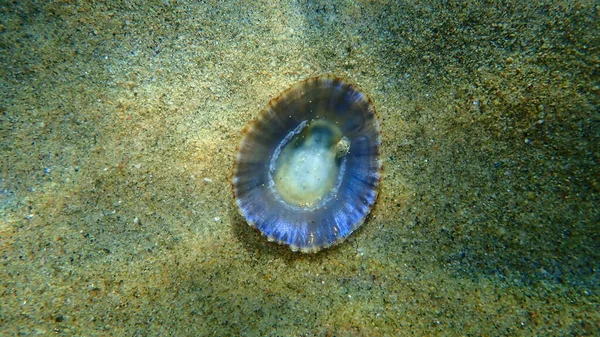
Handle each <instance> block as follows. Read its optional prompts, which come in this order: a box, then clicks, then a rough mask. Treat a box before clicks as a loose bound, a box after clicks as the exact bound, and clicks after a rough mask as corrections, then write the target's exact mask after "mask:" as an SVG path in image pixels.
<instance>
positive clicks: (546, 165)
mask: <svg viewBox="0 0 600 337" xmlns="http://www.w3.org/2000/svg"><path fill="white" fill-rule="evenodd" d="M0 18H1V20H0V46H1V48H0V62H1V65H2V67H1V68H0V75H1V76H0V88H1V90H0V97H1V101H0V112H1V114H0V158H1V160H0V262H1V267H0V334H2V335H7V336H8V335H19V334H20V335H35V334H41V335H50V334H58V335H64V336H73V335H86V336H108V335H115V336H132V335H139V336H148V335H175V336H186V335H194V336H197V335H202V336H204V335H206V336H227V335H240V336H242V335H245V336H258V335H260V336H276V335H279V336H403V335H415V336H422V335H425V334H426V335H465V336H468V335H472V336H479V335H488V336H502V335H506V336H518V335H548V336H560V335H598V334H600V330H599V326H600V314H599V311H598V305H599V303H600V301H599V295H598V291H599V290H600V287H599V286H598V284H600V280H599V268H600V238H599V235H600V234H599V233H600V210H599V207H598V205H599V204H600V182H599V180H600V179H599V178H598V177H600V166H599V165H600V159H599V158H600V117H599V114H598V110H599V107H598V106H599V103H600V102H599V101H600V98H599V97H600V88H599V73H598V67H599V65H600V59H599V54H600V50H599V49H600V35H599V34H598V31H599V28H600V27H599V22H600V18H599V13H598V9H597V4H596V3H595V2H593V1H563V2H552V3H551V4H546V3H542V2H523V3H519V2H515V3H512V4H511V3H508V4H501V5H499V4H496V3H487V2H481V3H479V2H468V3H467V4H464V3H462V4H457V5H452V4H448V3H447V2H446V1H433V2H412V1H407V2H404V1H400V2H397V1H340V2H335V4H333V3H329V2H322V1H281V2H273V1H262V2H246V1H238V2H235V1H226V2H221V1H206V2H192V1H190V2H187V1H168V0H164V1H138V2H129V1H112V2H90V1H20V2H4V3H2V4H1V5H0ZM329 73H332V74H336V75H338V76H342V77H346V78H349V79H351V80H352V81H354V82H356V83H357V84H358V85H359V86H360V87H361V89H362V90H363V91H364V92H366V93H368V94H369V95H370V96H371V98H372V99H373V101H374V103H375V106H376V108H377V112H378V115H379V117H380V121H381V124H382V133H383V145H382V146H383V152H384V176H383V180H382V183H381V193H380V196H379V200H378V203H377V205H376V208H375V209H374V210H373V212H372V213H371V216H370V217H369V218H368V219H367V221H366V223H365V224H364V225H363V226H362V227H361V229H360V230H358V231H357V232H356V233H354V234H353V235H352V236H350V238H349V239H348V240H346V242H344V243H343V244H341V245H339V246H336V247H334V248H332V249H329V250H327V251H324V252H322V253H319V254H316V255H302V254H295V253H292V252H290V251H289V250H288V249H287V248H285V247H282V246H278V245H276V244H272V243H268V242H267V241H266V240H265V239H264V238H262V237H261V236H260V234H259V233H258V232H256V231H254V230H252V229H251V228H250V227H248V226H247V225H246V224H245V223H244V220H243V219H242V218H241V217H240V216H239V215H238V214H237V211H236V209H235V205H234V202H233V197H232V193H231V184H230V178H231V173H232V172H231V170H232V166H233V162H234V158H235V153H236V146H237V143H238V141H239V138H240V135H241V130H242V129H243V127H244V126H245V125H246V124H247V123H248V122H250V121H251V120H252V119H253V118H254V117H255V116H256V115H257V114H258V111H259V110H260V109H261V108H262V107H263V106H265V105H266V104H267V102H268V101H269V99H271V98H273V97H275V96H277V95H278V94H279V93H280V92H281V91H283V90H285V89H286V88H288V87H289V86H290V85H292V84H293V83H296V82H297V81H300V80H303V79H305V78H308V77H311V76H316V75H319V74H329Z"/></svg>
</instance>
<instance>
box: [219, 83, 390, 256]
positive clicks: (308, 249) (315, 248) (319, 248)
mask: <svg viewBox="0 0 600 337" xmlns="http://www.w3.org/2000/svg"><path fill="white" fill-rule="evenodd" d="M323 79H327V80H331V81H335V80H338V81H340V82H342V83H344V84H346V85H348V86H352V87H353V88H354V89H355V90H356V91H359V92H361V93H362V94H363V95H364V96H365V97H366V98H367V101H368V103H369V106H370V107H371V108H372V110H373V115H374V116H375V120H376V122H377V131H378V132H377V135H378V137H377V142H378V146H377V148H378V150H379V153H378V158H377V164H378V165H377V166H378V168H377V174H378V179H377V183H376V184H375V189H374V193H375V198H374V201H373V203H372V204H371V205H369V209H368V211H367V212H366V213H365V216H364V217H362V218H361V219H360V220H359V221H357V222H356V223H355V224H354V226H352V229H351V230H350V231H349V232H348V234H347V235H346V236H344V237H340V238H338V239H337V240H335V241H333V242H331V243H330V244H328V245H322V246H307V247H298V246H295V245H291V244H289V243H287V242H285V241H283V240H277V239H275V238H273V237H269V236H268V235H266V234H264V233H263V232H262V231H261V230H260V229H258V227H257V226H256V224H255V223H254V222H252V221H248V220H247V218H246V216H245V215H244V213H243V211H242V209H241V207H240V205H239V203H238V200H239V198H238V196H237V194H236V189H235V183H234V180H235V175H236V173H237V167H238V156H239V152H240V147H241V145H242V142H243V140H244V138H245V136H246V134H247V133H248V130H249V129H250V128H251V126H252V125H253V124H255V123H256V122H257V121H258V120H259V119H260V118H262V116H263V115H264V114H265V113H266V111H267V110H268V109H269V107H271V106H273V105H274V104H275V103H276V102H277V101H278V100H279V99H280V98H281V97H283V96H285V95H287V94H288V93H289V92H290V91H291V90H293V89H294V88H296V87H297V86H302V85H306V84H307V83H309V82H314V81H320V80H323ZM381 144H382V141H381V122H380V118H379V115H378V113H377V109H376V108H375V104H374V102H373V99H372V98H371V96H370V95H369V94H367V93H366V92H365V91H364V90H362V89H361V88H360V87H359V86H358V85H356V83H355V82H354V81H350V80H347V79H345V78H343V77H341V76H336V75H333V74H324V75H318V76H313V77H308V78H306V79H304V80H302V81H300V82H296V83H294V84H292V85H291V86H289V87H288V88H287V89H286V90H284V91H282V92H281V93H280V94H279V95H277V96H276V97H275V98H272V99H270V100H269V102H268V103H267V104H266V105H265V106H264V107H263V108H262V109H261V110H260V111H259V113H258V114H257V115H256V116H254V118H252V120H250V121H249V122H247V123H246V124H245V126H244V127H243V129H242V132H241V136H240V138H239V141H238V144H237V146H236V148H235V153H236V156H235V157H236V158H235V161H234V164H233V168H232V170H231V174H230V176H231V179H230V183H231V192H232V194H233V198H234V202H235V208H236V209H237V212H238V214H239V215H240V216H241V217H242V219H243V220H244V221H245V222H246V223H247V224H248V226H250V227H252V228H254V229H255V230H256V231H258V232H259V233H260V235H261V236H262V237H264V238H266V239H267V241H268V242H275V243H277V244H279V245H281V246H287V247H288V248H289V249H290V250H291V251H292V252H300V253H305V254H311V253H312V254H314V253H317V252H320V251H323V250H326V249H328V248H331V247H333V246H337V245H338V244H340V243H342V242H344V241H346V239H347V238H348V237H350V236H351V235H352V233H354V232H355V231H356V230H357V229H358V228H360V227H361V226H362V225H363V224H364V222H365V221H366V219H367V218H368V217H369V216H370V215H371V214H372V211H373V210H374V208H375V206H376V204H377V201H378V199H379V189H380V184H381V181H382V173H383V161H382V159H381V157H382V146H381Z"/></svg>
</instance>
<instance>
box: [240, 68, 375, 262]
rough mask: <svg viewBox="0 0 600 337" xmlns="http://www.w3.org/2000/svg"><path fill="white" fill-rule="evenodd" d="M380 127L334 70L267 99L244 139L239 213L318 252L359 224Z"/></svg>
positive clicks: (281, 238)
mask: <svg viewBox="0 0 600 337" xmlns="http://www.w3.org/2000/svg"><path fill="white" fill-rule="evenodd" d="M380 144H381V137H380V129H379V122H378V121H377V118H376V115H375V109H374V107H373V104H372V102H371V100H370V99H369V98H368V97H367V96H366V95H365V94H363V93H362V92H360V91H359V90H358V89H356V88H355V87H354V86H353V85H351V84H349V83H346V82H345V81H343V80H342V79H339V78H336V77H333V76H321V77H315V78H311V79H308V80H306V81H304V82H300V83H298V84H296V85H294V86H292V87H291V88H290V89H288V90H287V91H285V92H283V93H282V94H281V95H280V96H279V97H278V98H276V99H273V100H271V102H269V104H268V106H267V107H266V108H265V109H264V110H263V111H262V112H261V113H260V114H259V116H258V118H257V119H256V120H255V121H254V122H253V123H251V124H250V125H249V127H248V128H247V131H246V133H245V134H244V136H243V137H242V140H241V142H240V146H239V152H238V156H237V161H236V167H235V170H234V177H233V189H234V194H235V198H236V202H237V205H238V208H239V211H240V213H241V214H242V216H244V218H245V219H246V220H247V221H248V223H249V224H250V225H252V226H254V227H256V228H257V229H259V230H260V231H261V232H262V233H263V234H264V235H265V236H267V238H268V239H269V240H270V241H276V242H279V243H281V244H286V245H289V246H290V248H291V249H292V250H294V251H298V250H299V251H302V252H316V251H318V250H320V249H323V248H326V247H329V246H331V245H333V244H335V243H337V242H340V241H342V240H343V239H345V238H346V237H347V236H348V235H350V233H352V232H353V231H354V230H356V228H358V227H359V226H360V225H361V224H362V223H363V222H364V219H365V217H366V216H367V214H368V213H369V211H370V210H371V208H372V206H373V204H374V203H375V200H376V198H377V189H378V185H379V180H380V171H381V161H380V158H379V157H380Z"/></svg>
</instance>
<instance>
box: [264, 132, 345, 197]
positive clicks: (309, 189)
mask: <svg viewBox="0 0 600 337" xmlns="http://www.w3.org/2000/svg"><path fill="white" fill-rule="evenodd" d="M342 139H343V140H342ZM340 142H344V146H346V145H347V146H349V144H346V143H347V142H348V140H347V138H345V137H342V134H341V131H340V130H339V128H338V127H337V126H336V125H335V124H332V123H330V122H327V121H324V120H314V121H312V122H310V123H308V122H303V123H301V124H300V126H299V127H298V128H296V129H295V130H294V131H292V132H291V133H290V134H289V135H288V136H287V137H285V139H284V141H283V142H282V143H281V144H280V146H279V147H278V149H277V150H276V151H275V154H274V156H273V158H272V160H271V163H272V164H274V165H271V166H272V167H271V169H272V173H273V174H272V179H273V185H274V187H275V190H276V191H277V193H278V194H279V195H280V196H281V198H282V199H283V200H285V202H287V203H290V204H293V205H296V206H300V207H312V206H314V205H316V204H318V203H320V202H321V201H322V200H324V199H325V198H326V197H327V196H328V195H330V194H332V193H335V190H336V187H337V186H339V184H338V182H339V181H340V173H341V172H343V169H342V168H341V164H342V161H341V160H340V151H339V145H338V144H339V143H340ZM346 152H347V151H346ZM342 157H343V156H342Z"/></svg>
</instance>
